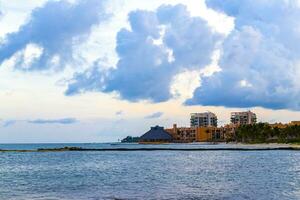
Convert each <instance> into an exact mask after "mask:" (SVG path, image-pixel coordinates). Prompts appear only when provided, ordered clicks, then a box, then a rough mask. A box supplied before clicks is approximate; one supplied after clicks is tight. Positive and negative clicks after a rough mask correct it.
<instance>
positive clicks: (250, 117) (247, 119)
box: [230, 111, 256, 125]
mask: <svg viewBox="0 0 300 200" xmlns="http://www.w3.org/2000/svg"><path fill="white" fill-rule="evenodd" d="M230 120H231V123H232V124H234V125H247V124H255V123H256V114H255V113H253V112H251V111H247V112H232V113H231V118H230Z"/></svg>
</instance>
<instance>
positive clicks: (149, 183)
mask: <svg viewBox="0 0 300 200" xmlns="http://www.w3.org/2000/svg"><path fill="white" fill-rule="evenodd" d="M114 145H115V144H114ZM114 145H111V144H34V145H30V144H27V145H13V144H10V145H0V149H37V148H60V147H64V146H77V147H84V148H111V147H112V146H114ZM117 146H118V145H117ZM125 146H126V147H131V148H136V147H140V146H139V145H125ZM162 146H164V145H162ZM166 146H167V147H170V145H169V146H168V145H166ZM178 146H179V147H180V148H182V147H186V146H187V147H189V148H190V147H194V146H196V147H197V145H171V147H178ZM198 146H199V145H198ZM207 146H209V147H210V148H211V145H207ZM122 147H124V146H122ZM204 147H205V145H204ZM0 199H1V200H2V199H3V200H10V199H11V200H19V199H40V200H42V199H43V200H44V199H70V200H71V199H79V200H81V199H82V200H83V199H95V200H96V199H300V151H287V150H286V151H132V152H130V151H129V152H127V151H126V152H118V151H107V152H92V151H89V152H27V153H13V152H11V153H0Z"/></svg>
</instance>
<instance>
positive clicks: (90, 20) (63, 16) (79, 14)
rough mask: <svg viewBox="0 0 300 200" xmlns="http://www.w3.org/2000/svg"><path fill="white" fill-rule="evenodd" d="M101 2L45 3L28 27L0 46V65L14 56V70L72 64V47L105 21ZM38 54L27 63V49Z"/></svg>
mask: <svg viewBox="0 0 300 200" xmlns="http://www.w3.org/2000/svg"><path fill="white" fill-rule="evenodd" d="M103 2H104V1H102V0H79V1H77V2H76V3H70V2H69V1H66V0H60V1H48V2H47V3H46V4H45V5H44V6H43V7H39V8H36V9H34V10H33V11H32V13H31V16H30V18H29V20H28V22H27V23H25V24H24V25H22V26H21V27H20V28H19V30H18V31H17V32H13V33H9V34H7V35H6V37H5V38H4V43H1V44H0V64H1V63H3V62H4V61H5V60H6V59H10V58H12V57H13V56H16V61H15V67H16V68H18V69H22V70H27V71H31V70H47V69H50V68H52V69H53V68H54V69H61V68H63V67H64V66H65V64H66V63H69V62H72V61H73V60H74V58H73V47H74V45H76V44H78V43H80V42H82V41H84V39H86V38H87V36H89V33H90V32H91V29H92V27H93V26H94V25H97V24H99V23H100V22H102V21H104V20H106V19H107V18H108V14H106V13H105V12H104V11H103V10H104V8H103ZM32 46H34V47H36V49H38V54H37V55H36V54H34V55H36V56H34V57H32V56H31V57H30V58H29V61H28V60H27V59H28V58H26V56H25V55H24V54H26V53H27V54H29V55H30V54H31V53H32V52H31V51H30V50H28V48H30V47H32Z"/></svg>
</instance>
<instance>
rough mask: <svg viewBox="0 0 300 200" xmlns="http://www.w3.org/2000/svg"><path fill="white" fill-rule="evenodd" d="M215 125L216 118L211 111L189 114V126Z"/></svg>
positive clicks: (216, 122)
mask: <svg viewBox="0 0 300 200" xmlns="http://www.w3.org/2000/svg"><path fill="white" fill-rule="evenodd" d="M210 126H213V127H217V126H218V118H217V116H216V115H215V114H214V113H212V112H204V113H192V114H191V127H210Z"/></svg>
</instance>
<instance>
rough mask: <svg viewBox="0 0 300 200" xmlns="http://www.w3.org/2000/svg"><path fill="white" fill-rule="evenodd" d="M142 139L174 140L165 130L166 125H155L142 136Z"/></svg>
mask: <svg viewBox="0 0 300 200" xmlns="http://www.w3.org/2000/svg"><path fill="white" fill-rule="evenodd" d="M140 139H141V140H172V139H173V138H172V136H171V135H170V134H169V133H168V132H167V131H165V130H164V127H160V126H155V127H151V129H150V130H149V131H148V132H146V133H145V134H144V135H142V136H141V137H140Z"/></svg>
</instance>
